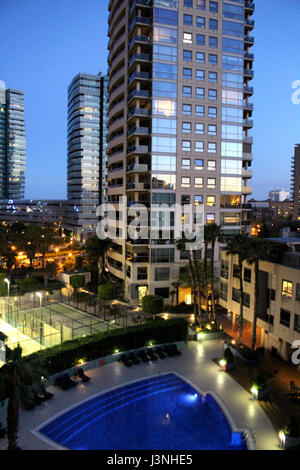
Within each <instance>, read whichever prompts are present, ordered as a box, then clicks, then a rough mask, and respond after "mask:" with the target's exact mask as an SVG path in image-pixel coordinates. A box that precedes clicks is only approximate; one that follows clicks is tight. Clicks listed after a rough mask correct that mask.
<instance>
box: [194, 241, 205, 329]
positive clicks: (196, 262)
mask: <svg viewBox="0 0 300 470" xmlns="http://www.w3.org/2000/svg"><path fill="white" fill-rule="evenodd" d="M192 256H193V267H194V270H195V277H196V287H197V289H196V293H197V304H198V316H199V324H200V326H202V325H203V311H202V302H201V299H202V276H201V273H200V263H199V261H200V260H198V259H197V254H196V251H195V250H193V251H192Z"/></svg>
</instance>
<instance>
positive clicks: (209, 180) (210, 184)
mask: <svg viewBox="0 0 300 470" xmlns="http://www.w3.org/2000/svg"><path fill="white" fill-rule="evenodd" d="M207 187H208V188H209V189H215V187H216V178H207Z"/></svg>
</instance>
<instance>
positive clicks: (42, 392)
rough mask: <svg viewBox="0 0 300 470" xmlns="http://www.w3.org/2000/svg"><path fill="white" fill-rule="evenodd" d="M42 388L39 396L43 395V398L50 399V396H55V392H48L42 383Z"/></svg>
mask: <svg viewBox="0 0 300 470" xmlns="http://www.w3.org/2000/svg"><path fill="white" fill-rule="evenodd" d="M40 389H41V391H40V393H39V396H41V398H42V399H43V400H50V398H53V397H54V393H51V392H48V391H47V390H46V387H45V385H43V384H41V385H40Z"/></svg>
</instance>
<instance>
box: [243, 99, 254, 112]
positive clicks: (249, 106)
mask: <svg viewBox="0 0 300 470" xmlns="http://www.w3.org/2000/svg"><path fill="white" fill-rule="evenodd" d="M243 107H244V109H245V110H246V111H253V103H248V102H247V101H244V103H243Z"/></svg>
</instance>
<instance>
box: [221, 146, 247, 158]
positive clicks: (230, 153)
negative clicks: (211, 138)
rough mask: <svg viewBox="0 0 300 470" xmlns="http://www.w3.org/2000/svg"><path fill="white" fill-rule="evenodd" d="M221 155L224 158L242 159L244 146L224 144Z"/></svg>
mask: <svg viewBox="0 0 300 470" xmlns="http://www.w3.org/2000/svg"><path fill="white" fill-rule="evenodd" d="M221 155H222V157H237V158H242V156H243V144H240V143H237V142H222V147H221Z"/></svg>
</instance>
